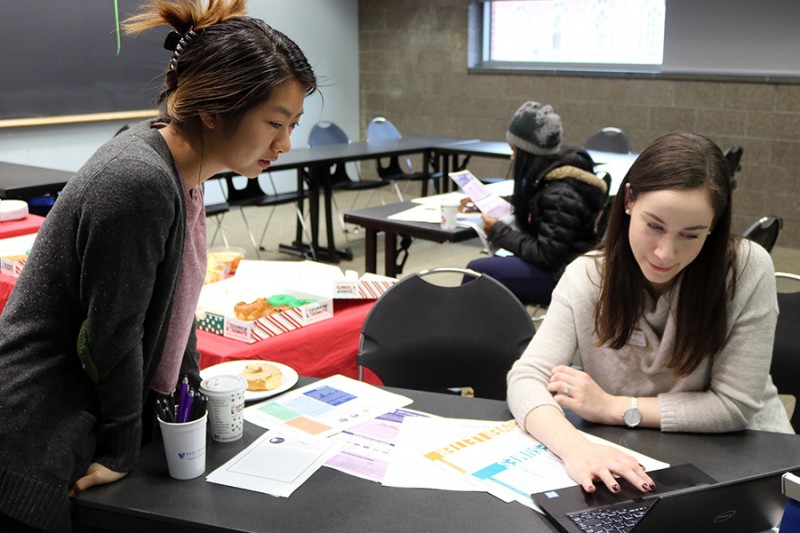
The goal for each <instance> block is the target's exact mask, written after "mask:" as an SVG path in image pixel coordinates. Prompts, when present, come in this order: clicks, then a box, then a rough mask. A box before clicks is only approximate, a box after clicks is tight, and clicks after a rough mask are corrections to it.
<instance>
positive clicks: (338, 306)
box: [0, 274, 383, 385]
mask: <svg viewBox="0 0 800 533" xmlns="http://www.w3.org/2000/svg"><path fill="white" fill-rule="evenodd" d="M16 281H17V280H16V278H13V277H11V276H7V275H6V274H0V312H2V310H3V308H4V307H5V305H6V300H8V296H9V295H10V294H11V289H13V288H14V283H15V282H16ZM374 303H375V300H335V301H334V304H333V317H331V318H329V319H327V320H323V321H322V322H317V323H316V324H311V325H310V326H306V327H304V328H300V329H298V330H295V331H290V332H288V333H283V334H281V335H277V336H275V337H270V338H269V339H265V340H263V341H258V342H254V343H253V344H247V343H244V342H241V341H235V340H232V339H226V338H225V337H221V336H219V335H215V334H213V333H208V332H206V331H199V330H198V331H197V348H198V350H199V351H200V368H206V367H209V366H212V365H216V364H219V363H224V362H226V361H234V360H237V359H265V360H269V361H277V362H279V363H283V364H286V365H289V366H291V367H292V368H294V369H295V370H297V373H298V374H300V375H301V376H309V377H314V378H324V377H328V376H331V375H333V374H342V375H344V376H348V377H351V378H354V379H358V365H356V355H357V354H358V343H359V340H360V337H361V325H362V324H363V323H364V319H365V318H366V317H367V313H369V310H370V309H372V305H373V304H374ZM364 381H366V382H367V383H371V384H373V385H382V384H383V383H382V382H381V380H380V378H378V376H376V375H375V374H374V373H373V372H372V371H371V370H369V369H366V368H365V369H364Z"/></svg>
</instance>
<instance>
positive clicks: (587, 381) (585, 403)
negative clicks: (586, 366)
mask: <svg viewBox="0 0 800 533" xmlns="http://www.w3.org/2000/svg"><path fill="white" fill-rule="evenodd" d="M547 390H549V391H550V392H552V393H555V400H556V402H557V403H558V404H559V405H560V406H562V407H565V408H567V409H569V410H570V411H572V412H574V413H575V414H577V415H578V416H580V417H581V418H583V419H584V420H587V421H589V422H596V423H600V424H619V423H620V422H621V421H622V419H621V418H620V417H616V418H615V417H613V416H611V412H612V411H613V408H612V404H613V400H614V399H615V398H616V397H615V396H612V395H610V394H608V393H607V392H606V391H604V390H603V389H602V388H600V385H598V384H597V383H596V382H595V381H594V380H593V379H592V377H591V376H589V374H587V373H586V372H583V371H582V370H578V369H577V368H573V367H571V366H565V365H559V366H557V367H555V368H554V369H553V371H552V373H551V374H550V383H548V384H547ZM621 413H622V411H620V414H621ZM617 418H619V420H617Z"/></svg>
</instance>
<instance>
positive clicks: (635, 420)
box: [622, 396, 642, 428]
mask: <svg viewBox="0 0 800 533" xmlns="http://www.w3.org/2000/svg"><path fill="white" fill-rule="evenodd" d="M622 421H623V422H625V425H626V426H628V427H629V428H635V427H636V426H638V425H639V424H641V423H642V413H640V412H639V399H638V398H636V397H634V396H631V406H630V408H629V409H628V410H627V411H625V412H624V413H623V414H622Z"/></svg>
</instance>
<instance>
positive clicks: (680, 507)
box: [633, 470, 786, 533]
mask: <svg viewBox="0 0 800 533" xmlns="http://www.w3.org/2000/svg"><path fill="white" fill-rule="evenodd" d="M784 472H786V470H780V471H775V472H768V473H766V474H759V475H756V476H751V477H747V478H743V479H738V480H735V481H728V482H725V483H717V484H715V485H709V486H705V487H694V488H689V489H684V490H679V491H676V492H672V493H669V494H664V495H662V496H661V497H660V498H659V499H658V500H656V502H655V503H654V504H653V506H652V507H651V508H650V509H649V510H648V511H647V514H646V515H644V517H643V518H642V520H641V521H640V522H639V523H638V524H636V527H634V528H633V532H635V533H641V532H645V533H668V532H675V531H703V532H711V533H713V532H725V533H739V532H741V533H752V532H758V531H768V530H770V529H772V528H773V527H775V526H776V525H778V523H779V522H780V520H781V517H782V516H783V510H784V508H785V507H786V498H785V497H784V496H783V494H782V493H781V476H782V475H783V473H784Z"/></svg>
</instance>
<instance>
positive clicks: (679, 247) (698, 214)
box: [625, 189, 714, 295]
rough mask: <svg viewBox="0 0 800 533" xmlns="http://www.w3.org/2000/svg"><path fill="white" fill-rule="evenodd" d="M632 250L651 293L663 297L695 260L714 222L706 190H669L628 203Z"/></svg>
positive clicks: (643, 195) (639, 197) (656, 192)
mask: <svg viewBox="0 0 800 533" xmlns="http://www.w3.org/2000/svg"><path fill="white" fill-rule="evenodd" d="M625 207H626V208H627V209H628V210H630V217H631V220H630V228H629V230H628V237H629V239H630V244H631V250H632V251H633V256H634V258H635V259H636V262H637V263H638V264H639V268H641V269H642V274H643V275H644V277H645V278H646V279H647V280H648V281H649V282H650V284H651V287H652V289H653V290H652V292H653V294H655V295H660V294H661V293H662V292H663V291H664V289H666V288H667V287H668V286H669V284H670V283H671V282H672V281H673V280H674V279H675V278H676V276H677V275H678V274H680V272H681V271H682V270H683V269H684V268H686V267H687V266H688V265H689V264H690V263H691V262H692V261H694V260H695V258H696V257H697V255H698V254H699V253H700V250H701V249H702V248H703V243H705V241H706V237H707V235H708V232H709V231H710V230H711V224H712V222H713V220H714V209H713V208H712V206H711V201H710V199H709V197H708V193H707V192H706V190H705V189H694V190H688V191H684V190H675V189H666V190H661V191H652V192H647V193H642V194H640V195H639V196H638V197H637V198H636V200H635V201H628V202H626V206H625Z"/></svg>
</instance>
